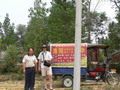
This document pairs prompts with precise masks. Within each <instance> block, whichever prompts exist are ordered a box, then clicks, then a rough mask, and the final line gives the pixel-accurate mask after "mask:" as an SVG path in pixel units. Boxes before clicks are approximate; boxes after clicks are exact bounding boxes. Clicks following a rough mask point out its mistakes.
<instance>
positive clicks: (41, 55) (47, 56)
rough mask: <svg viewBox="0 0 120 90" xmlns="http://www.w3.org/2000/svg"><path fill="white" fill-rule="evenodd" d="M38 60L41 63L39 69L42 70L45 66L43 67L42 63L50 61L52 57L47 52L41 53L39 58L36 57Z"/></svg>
mask: <svg viewBox="0 0 120 90" xmlns="http://www.w3.org/2000/svg"><path fill="white" fill-rule="evenodd" d="M43 55H44V58H43ZM38 59H39V60H40V61H41V68H44V67H46V66H44V64H43V62H44V60H51V59H52V55H51V53H50V52H49V51H45V52H44V51H42V52H41V53H40V54H39V56H38Z"/></svg>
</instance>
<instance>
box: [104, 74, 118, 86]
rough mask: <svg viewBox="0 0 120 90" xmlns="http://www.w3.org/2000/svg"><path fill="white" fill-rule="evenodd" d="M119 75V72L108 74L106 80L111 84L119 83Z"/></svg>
mask: <svg viewBox="0 0 120 90" xmlns="http://www.w3.org/2000/svg"><path fill="white" fill-rule="evenodd" d="M119 79H120V78H119V75H118V74H117V73H109V74H108V75H107V76H106V82H107V83H108V84H109V85H117V84H118V83H119Z"/></svg>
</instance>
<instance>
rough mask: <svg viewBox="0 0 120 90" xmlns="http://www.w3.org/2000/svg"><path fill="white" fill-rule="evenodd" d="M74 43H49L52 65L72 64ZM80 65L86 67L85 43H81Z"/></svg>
mask: <svg viewBox="0 0 120 90" xmlns="http://www.w3.org/2000/svg"><path fill="white" fill-rule="evenodd" d="M74 47H75V44H51V45H50V49H51V50H50V51H51V54H52V56H53V60H52V63H53V66H73V65H74ZM81 66H82V67H87V44H86V43H82V45H81Z"/></svg>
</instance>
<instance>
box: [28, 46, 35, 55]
mask: <svg viewBox="0 0 120 90" xmlns="http://www.w3.org/2000/svg"><path fill="white" fill-rule="evenodd" d="M30 49H32V50H33V51H34V49H33V48H28V52H29V50H30ZM28 56H29V53H28Z"/></svg>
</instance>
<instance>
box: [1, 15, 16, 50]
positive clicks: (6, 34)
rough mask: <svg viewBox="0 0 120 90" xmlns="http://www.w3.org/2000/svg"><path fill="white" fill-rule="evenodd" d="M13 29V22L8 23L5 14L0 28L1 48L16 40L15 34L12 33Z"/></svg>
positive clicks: (7, 16) (7, 17)
mask: <svg viewBox="0 0 120 90" xmlns="http://www.w3.org/2000/svg"><path fill="white" fill-rule="evenodd" d="M14 29H15V26H14V24H13V23H12V24H10V19H9V14H6V17H5V20H4V22H3V24H2V29H1V34H2V36H1V39H2V43H3V49H7V47H8V46H9V45H10V44H14V43H15V42H16V35H15V33H14Z"/></svg>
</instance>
